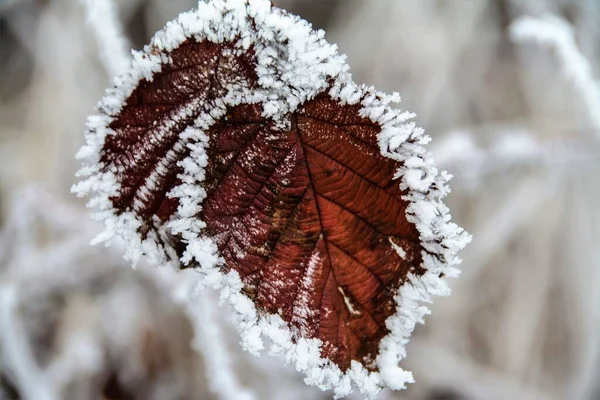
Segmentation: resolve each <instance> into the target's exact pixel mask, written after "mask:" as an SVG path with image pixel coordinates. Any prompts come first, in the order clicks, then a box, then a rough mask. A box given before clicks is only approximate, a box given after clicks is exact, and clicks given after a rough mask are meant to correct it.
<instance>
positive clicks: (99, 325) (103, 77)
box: [0, 0, 600, 400]
mask: <svg viewBox="0 0 600 400" xmlns="http://www.w3.org/2000/svg"><path fill="white" fill-rule="evenodd" d="M194 3H195V1H194V0H168V1H167V0H114V1H113V2H109V1H108V0H87V1H84V0H83V1H82V0H0V399H26V400H29V399H32V400H46V399H68V400H71V399H73V400H78V399H84V400H86V399H94V400H95V399H105V400H108V399H110V400H117V399H118V400H127V399H136V400H137V399H143V400H146V399H149V400H171V399H181V400H187V399H189V400H195V399H223V400H229V399H236V400H237V399H246V400H248V399H327V398H331V395H329V394H327V393H322V392H320V391H319V390H318V389H315V388H312V387H306V386H305V385H304V384H303V383H302V378H301V377H300V376H299V375H298V374H296V373H295V372H294V371H293V370H292V369H291V368H284V367H282V363H281V361H280V360H275V359H272V358H271V357H268V356H266V355H263V356H262V357H261V358H255V357H252V356H249V355H247V354H245V353H243V352H242V351H241V350H240V347H239V345H238V344H237V341H238V338H237V336H236V335H237V333H236V332H234V331H233V329H232V328H231V327H230V326H229V325H228V322H227V317H226V312H225V311H224V310H222V309H219V308H217V306H216V301H215V296H214V293H204V294H202V295H200V296H199V297H197V298H196V299H195V300H189V294H190V292H191V286H190V282H192V281H193V277H190V276H189V274H188V273H182V274H174V273H172V272H171V271H166V270H156V269H151V268H148V267H146V266H144V265H140V266H138V268H137V269H136V270H132V269H131V268H129V265H128V263H126V262H125V261H124V260H123V259H122V257H121V255H122V254H123V250H122V249H121V248H120V247H119V245H118V244H115V245H114V246H111V247H109V248H104V247H91V246H89V245H88V243H89V241H90V239H91V238H92V237H93V236H94V235H95V233H97V232H99V231H100V228H99V227H98V226H96V225H95V223H93V222H92V221H91V220H90V218H89V216H88V214H89V213H88V212H87V210H86V209H85V207H84V204H83V203H82V202H81V201H79V200H78V199H76V198H75V197H74V196H72V195H71V194H70V193H69V188H70V186H71V185H72V184H73V182H74V181H75V178H74V173H75V171H76V170H77V169H78V165H77V162H76V161H75V159H74V154H75V152H76V150H77V149H78V148H79V146H80V145H81V144H82V142H83V131H84V121H85V118H86V116H87V115H88V114H89V113H90V112H92V110H93V107H94V105H95V104H96V102H97V101H98V100H99V99H100V97H101V96H102V94H103V90H104V88H106V87H107V86H109V85H110V82H111V79H112V76H113V75H114V74H115V73H117V72H121V71H122V68H123V65H126V63H127V61H128V60H127V57H128V53H126V52H122V51H121V50H122V49H126V48H131V47H133V48H136V49H139V48H141V47H142V46H143V45H144V44H145V43H147V42H148V41H149V39H150V37H151V36H152V34H153V33H154V32H155V31H156V30H158V29H160V28H161V27H162V26H163V25H164V23H165V22H166V21H168V20H170V19H173V18H174V17H175V16H176V15H177V14H178V13H180V12H182V11H185V10H188V9H191V8H193V7H194ZM275 3H276V4H277V5H278V6H281V7H284V8H287V9H288V10H290V11H292V12H294V13H297V14H300V15H301V16H303V17H305V18H306V19H308V20H309V21H310V22H312V23H313V25H314V26H315V27H317V28H323V29H325V30H326V31H327V37H328V39H329V40H330V41H331V42H336V43H338V44H339V47H340V51H341V52H343V53H346V54H347V55H348V61H349V64H350V65H351V68H352V71H353V74H354V77H355V80H356V81H358V82H362V83H367V84H373V85H375V86H376V87H377V88H378V89H379V90H383V91H388V92H390V91H399V92H400V93H401V95H402V98H403V103H402V107H403V108H404V109H408V110H411V111H414V112H416V113H417V114H418V123H419V124H420V125H421V126H423V127H424V128H425V129H426V131H427V132H428V133H429V135H430V136H432V137H433V142H432V144H431V146H430V150H431V151H432V152H433V154H434V158H435V159H436V160H437V162H438V164H439V165H440V167H442V168H444V169H448V170H449V171H450V172H451V173H452V174H453V175H454V180H453V182H452V189H453V192H452V194H451V195H450V197H449V199H448V204H449V205H450V208H451V210H452V214H453V217H454V219H455V220H456V221H457V222H458V223H459V224H460V225H462V226H463V227H465V228H466V229H467V230H468V231H469V232H470V233H472V234H473V236H474V240H473V242H472V244H471V245H470V246H468V248H467V250H466V251H464V252H463V253H462V255H463V259H464V262H463V265H462V269H463V274H462V276H461V277H460V278H459V279H457V280H455V281H453V282H451V286H452V288H453V291H454V293H453V295H452V296H451V297H450V298H439V299H437V301H436V303H435V304H434V305H433V308H432V311H433V314H432V315H431V316H430V317H428V318H427V320H426V325H425V326H419V327H418V328H417V330H416V332H415V334H414V336H413V339H412V340H411V342H410V344H409V345H408V357H407V359H406V360H405V362H404V367H405V368H407V369H410V370H412V371H413V372H414V376H415V379H416V381H417V383H415V384H413V385H410V386H409V388H408V390H406V391H403V392H399V393H391V392H387V391H384V392H382V394H381V397H380V398H381V399H395V398H397V399H407V400H463V399H464V400H496V399H511V400H512V399H517V400H520V399H548V400H554V399H574V400H598V399H600V206H599V205H600V179H599V177H600V174H599V173H600V142H599V141H600V89H599V86H598V81H597V78H598V77H599V75H600V69H599V67H600V64H599V63H600V1H598V0H276V1H275ZM111 7H114V9H112V10H111ZM111 11H114V16H115V17H116V18H115V19H111V18H108V17H110V15H111ZM103 35H104V36H109V37H112V38H113V42H112V43H115V44H116V46H115V47H107V46H106V44H105V43H106V42H103V41H102V40H99V39H100V37H102V36H103ZM356 398H360V397H356Z"/></svg>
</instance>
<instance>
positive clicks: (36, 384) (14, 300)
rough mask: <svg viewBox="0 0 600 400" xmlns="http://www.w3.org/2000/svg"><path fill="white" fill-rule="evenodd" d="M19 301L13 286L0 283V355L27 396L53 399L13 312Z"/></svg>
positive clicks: (19, 322) (26, 397)
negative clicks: (0, 350) (0, 327)
mask: <svg viewBox="0 0 600 400" xmlns="http://www.w3.org/2000/svg"><path fill="white" fill-rule="evenodd" d="M18 304H19V299H18V295H17V290H16V287H14V286H9V285H3V286H0V326H2V329H1V330H0V345H1V346H0V348H1V349H3V350H2V353H1V354H0V357H1V358H2V361H3V363H4V364H6V365H8V366H10V370H11V372H12V374H13V375H14V377H15V380H16V381H17V382H18V384H19V387H20V388H21V390H22V391H23V396H24V398H25V399H26V400H53V399H56V398H57V397H55V396H54V393H53V391H52V388H51V385H49V384H47V382H46V379H45V377H44V375H43V374H42V372H41V371H40V370H39V368H38V366H37V365H36V364H35V362H34V361H33V360H34V357H33V355H32V354H31V352H30V347H29V345H28V344H27V342H26V340H27V334H26V333H25V330H24V329H23V327H22V326H21V321H20V320H19V318H17V317H16V316H15V313H16V312H17V308H18Z"/></svg>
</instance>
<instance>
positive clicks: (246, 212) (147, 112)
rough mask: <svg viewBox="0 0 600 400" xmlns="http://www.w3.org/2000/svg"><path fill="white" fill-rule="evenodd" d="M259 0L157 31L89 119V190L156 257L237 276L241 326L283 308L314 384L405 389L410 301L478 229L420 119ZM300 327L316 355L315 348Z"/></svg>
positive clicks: (247, 328) (433, 285) (292, 348)
mask: <svg viewBox="0 0 600 400" xmlns="http://www.w3.org/2000/svg"><path fill="white" fill-rule="evenodd" d="M231 1H232V0H231ZM259 3H260V4H262V3H265V4H267V3H268V2H266V0H256V2H255V3H252V2H251V3H249V4H246V3H243V2H238V3H235V2H230V0H227V1H225V2H220V1H216V0H215V1H213V2H208V3H201V4H200V7H201V9H202V10H200V11H198V12H192V13H189V14H187V15H183V16H181V17H180V19H179V20H178V21H176V22H174V23H172V24H171V25H168V26H167V27H166V28H165V30H164V31H162V32H159V33H158V34H157V36H156V37H155V38H154V40H153V43H152V45H151V46H149V47H147V48H146V49H145V51H144V53H142V54H138V56H137V58H136V60H135V61H134V68H133V69H132V71H131V72H130V74H129V75H126V76H125V77H122V78H121V81H119V82H118V84H117V86H116V87H115V88H114V89H113V92H112V93H111V94H110V95H109V96H108V97H107V98H106V99H105V100H104V101H103V102H102V103H101V105H100V112H99V114H98V115H97V116H95V117H91V119H90V122H89V124H88V126H89V131H90V132H89V134H88V146H87V147H86V148H84V150H83V153H86V154H85V155H86V156H87V157H88V162H87V164H88V166H87V170H85V171H84V172H85V173H86V174H88V175H91V178H89V179H88V180H87V181H84V182H83V183H82V184H81V186H80V187H79V191H80V192H84V193H86V192H90V191H91V192H92V193H95V194H96V197H95V200H93V201H94V202H96V203H98V204H99V205H100V208H101V210H103V214H101V218H103V219H105V221H106V225H107V227H108V228H109V229H112V231H113V233H116V234H119V235H121V236H124V237H126V239H128V240H129V241H131V242H135V243H141V245H142V246H141V251H143V252H145V253H148V254H149V255H150V256H152V257H154V259H155V261H157V262H159V261H161V260H163V261H165V260H166V259H167V258H168V259H171V260H176V261H179V260H181V261H182V266H183V267H195V268H199V270H200V271H203V272H204V273H205V274H206V275H207V276H210V274H211V273H212V272H211V271H213V270H212V269H211V268H217V275H218V276H219V277H220V278H219V279H221V282H220V284H221V285H225V286H226V285H227V283H226V282H229V281H230V280H231V279H233V281H232V282H235V279H238V280H239V279H241V286H240V287H239V288H238V289H237V290H241V292H242V293H243V295H241V296H242V297H236V296H239V295H235V294H233V295H232V294H229V295H230V303H231V304H232V305H233V306H234V308H236V310H237V311H238V312H239V313H240V317H239V324H240V329H241V330H242V331H243V332H244V333H243V334H244V335H246V336H248V337H250V336H252V334H251V333H250V332H251V330H252V329H255V328H256V329H258V330H259V331H260V330H263V331H264V330H269V329H271V330H273V329H275V328H274V327H277V329H279V325H277V323H276V322H273V321H274V320H273V319H269V316H277V317H278V318H281V319H282V321H283V323H284V325H285V327H287V328H286V329H288V331H289V334H290V335H291V336H290V338H289V339H290V340H291V343H289V344H282V343H279V342H277V340H279V339H280V337H278V336H277V335H275V336H273V335H271V336H270V337H271V339H273V341H274V342H276V344H277V345H279V346H283V347H284V350H285V351H289V352H288V357H289V358H290V359H291V360H292V361H295V363H296V365H297V367H298V368H299V369H302V370H306V371H307V373H309V375H310V374H312V377H311V379H312V382H313V383H315V384H318V385H320V386H321V387H324V388H329V387H333V388H336V393H337V394H338V395H344V394H347V393H348V387H347V385H346V384H345V383H344V382H345V381H344V380H343V376H345V375H344V373H345V372H347V371H350V370H354V373H353V374H350V375H348V376H350V377H351V379H352V380H353V382H354V383H355V384H356V385H357V386H359V388H360V389H361V391H362V392H363V393H366V394H367V395H369V396H374V394H375V393H376V392H377V391H378V390H379V388H381V387H383V386H384V385H388V386H391V387H393V388H400V387H402V386H403V385H404V382H406V381H409V380H410V379H411V378H410V376H408V375H406V374H405V373H404V372H403V371H402V370H400V369H399V368H398V366H397V363H398V361H399V360H400V359H401V358H402V357H403V354H404V351H403V344H404V340H405V339H406V337H407V336H408V335H409V334H410V332H411V331H412V329H413V328H414V324H415V323H416V322H418V321H419V320H420V319H421V318H422V316H423V315H424V313H425V312H426V309H424V308H423V307H418V305H417V303H416V301H417V300H428V299H429V295H430V294H443V293H444V292H445V290H446V289H445V286H444V283H443V281H442V276H443V275H448V274H450V275H451V274H452V273H453V269H451V268H449V266H450V265H452V264H456V263H457V261H458V260H457V259H456V258H455V253H456V251H457V250H458V249H459V248H461V247H462V246H463V245H464V243H466V241H467V240H468V237H467V235H466V234H465V233H464V232H463V231H462V230H461V229H460V228H458V227H456V226H455V225H453V224H450V223H449V222H448V219H449V216H447V209H446V208H445V207H444V206H443V205H442V204H441V202H439V199H440V198H441V197H442V196H443V195H444V194H445V192H446V188H445V185H444V184H445V181H446V178H445V177H443V176H442V177H440V176H438V175H437V170H435V168H434V167H433V165H432V163H431V161H430V160H428V159H427V158H426V153H425V152H424V151H423V149H422V147H421V144H423V143H425V142H426V141H427V140H428V139H427V137H425V136H423V135H422V131H420V130H418V129H415V128H414V125H410V124H404V123H403V122H404V121H405V120H406V115H405V114H402V113H400V112H397V111H394V110H392V109H391V108H389V107H388V103H389V100H390V98H387V97H385V96H384V95H382V94H379V93H377V92H375V91H374V90H372V89H370V88H364V87H358V86H356V85H354V84H353V83H352V82H351V80H350V76H349V75H348V74H347V72H346V67H345V65H344V63H343V58H341V57H340V56H338V55H337V54H336V53H335V48H334V47H332V46H330V45H328V44H327V43H326V42H325V41H324V40H323V38H322V36H320V34H318V33H315V32H312V31H311V30H310V29H309V28H308V27H307V25H306V23H305V22H303V21H300V20H298V19H296V18H295V17H293V16H290V15H288V14H286V13H284V12H281V11H280V10H278V9H276V8H270V6H268V7H266V6H265V4H262V6H263V8H260V7H261V6H260V5H259ZM224 4H227V6H224ZM203 7H204V8H203ZM210 7H212V8H210ZM228 7H232V8H235V7H237V10H238V11H240V13H238V14H235V13H234V12H231V11H230V9H229V8H228ZM255 7H256V8H255ZM214 10H216V13H212V14H211V13H210V12H209V11H214ZM261 13H263V14H264V15H263V14H261ZM204 15H209V16H208V17H206V16H204ZM193 29H196V31H193ZM213 30H214V31H213ZM182 32H183V33H184V36H183V37H182V35H181V33H182ZM215 32H217V33H215ZM172 36H175V39H173V37H172ZM148 65H150V67H148ZM213 247H214V251H213V249H212V248H213ZM136 251H137V252H139V251H140V250H139V249H137V248H134V249H133V252H134V254H133V256H134V257H135V255H136V254H135V252H136ZM232 274H234V275H232ZM227 277H233V278H227ZM238 277H239V278H238ZM420 277H423V279H421V278H420ZM228 279H229V281H228ZM231 285H233V286H231ZM230 286H231V287H236V286H235V283H233V284H230ZM232 296H233V297H232ZM244 299H246V300H244ZM247 299H250V300H251V301H252V302H253V304H254V306H255V308H256V311H257V315H258V317H256V316H255V315H254V313H253V311H252V310H250V311H249V310H248V309H247V307H246V308H244V307H245V306H243V304H245V303H244V302H246V301H247ZM241 304H242V305H241ZM241 309H244V311H240V310H241ZM261 321H262V322H261ZM265 326H268V327H269V328H268V329H267V328H265ZM268 335H269V334H268V333H267V336H268ZM383 338H386V339H385V343H384V341H382V339H383ZM302 340H309V341H310V340H313V341H312V342H310V343H313V344H316V345H318V352H319V354H320V358H319V357H317V358H316V359H314V360H311V361H310V363H308V364H307V362H306V361H305V360H303V357H302V355H301V354H298V353H299V352H301V346H300V342H301V341H302ZM280 342H281V341H280ZM306 343H309V342H306ZM260 346H261V345H260V343H259V344H258V345H257V346H255V347H260ZM382 354H383V356H382ZM390 360H391V361H390ZM309 364H310V365H309ZM390 365H391V366H390ZM311 368H318V369H323V370H328V371H333V375H331V376H330V377H329V378H326V377H325V375H323V374H321V375H314V372H311ZM361 368H362V369H361ZM335 371H338V372H335ZM361 371H362V372H361ZM398 371H400V372H398ZM339 373H341V375H339ZM371 373H375V375H372V374H371ZM379 373H381V376H380V375H379ZM399 373H402V374H404V375H398V374H399ZM336 374H338V375H339V376H338V375H336ZM315 376H316V377H315ZM369 376H371V377H374V378H368V377H369Z"/></svg>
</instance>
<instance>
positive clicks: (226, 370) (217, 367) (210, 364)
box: [187, 292, 256, 400]
mask: <svg viewBox="0 0 600 400" xmlns="http://www.w3.org/2000/svg"><path fill="white" fill-rule="evenodd" d="M211 294H212V293H209V292H204V293H199V294H198V295H197V298H196V299H195V301H192V302H190V303H189V304H188V306H187V312H188V315H189V316H190V320H191V321H192V322H193V324H194V332H195V337H194V341H193V346H194V348H195V349H196V351H198V352H199V353H200V354H202V355H203V356H204V361H205V362H206V367H207V368H206V378H207V381H208V385H209V388H210V390H211V391H212V392H213V393H214V394H215V395H216V396H217V397H218V398H219V399H221V400H255V399H256V397H255V395H254V394H253V393H252V392H251V391H249V390H247V389H245V388H243V387H242V386H241V385H240V383H239V382H238V378H237V376H236V373H235V371H234V368H233V364H234V362H233V360H232V359H231V355H232V354H231V351H230V349H229V348H228V347H229V345H228V343H227V342H226V341H225V339H224V337H223V335H224V332H223V329H222V328H221V327H220V326H219V325H220V321H219V320H218V316H217V315H216V313H217V312H224V311H225V310H219V309H218V308H217V301H216V299H214V296H211ZM211 300H215V301H211Z"/></svg>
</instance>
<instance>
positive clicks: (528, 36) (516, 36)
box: [510, 16, 600, 133]
mask: <svg viewBox="0 0 600 400" xmlns="http://www.w3.org/2000/svg"><path fill="white" fill-rule="evenodd" d="M510 38H511V40H512V41H513V42H514V43H516V44H517V45H518V46H519V47H521V49H522V50H523V53H525V55H526V56H527V57H531V55H532V54H534V55H535V54H537V53H539V54H541V55H542V57H544V59H547V58H550V59H552V60H553V61H554V62H555V63H556V65H557V67H558V68H559V70H560V72H561V74H562V76H557V77H556V79H557V80H558V81H560V80H562V81H564V83H565V84H566V85H568V86H570V87H572V88H573V94H575V95H576V96H577V97H578V99H574V98H572V97H571V96H565V101H567V102H569V103H574V102H575V103H576V106H579V107H581V108H582V110H581V111H582V114H583V116H584V117H585V118H586V119H587V121H586V122H587V123H588V124H589V127H590V128H592V129H593V130H595V131H596V133H597V132H599V131H600V89H599V87H598V83H597V82H596V80H595V78H594V75H593V71H592V67H591V65H590V63H589V62H588V60H587V59H586V58H585V56H584V55H583V54H582V53H581V51H580V50H579V48H578V47H577V43H576V41H575V34H574V32H573V28H572V26H571V25H569V23H568V22H566V21H564V20H562V19H560V18H558V17H556V16H546V17H544V18H531V17H522V18H519V19H517V20H516V21H515V22H513V23H512V24H511V26H510Z"/></svg>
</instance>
